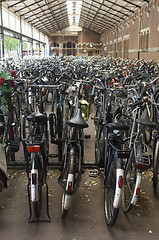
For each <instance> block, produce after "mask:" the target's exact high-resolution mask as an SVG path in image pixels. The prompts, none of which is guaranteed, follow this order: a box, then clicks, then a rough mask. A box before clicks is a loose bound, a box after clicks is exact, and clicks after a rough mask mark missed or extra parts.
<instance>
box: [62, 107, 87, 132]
mask: <svg viewBox="0 0 159 240" xmlns="http://www.w3.org/2000/svg"><path fill="white" fill-rule="evenodd" d="M66 124H67V125H69V126H70V127H75V128H79V129H83V128H87V127H88V124H87V123H86V121H85V120H84V119H83V117H82V111H81V109H80V108H78V109H77V111H76V113H75V115H74V116H73V117H72V118H71V119H70V120H67V121H66Z"/></svg>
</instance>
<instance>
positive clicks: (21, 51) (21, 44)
mask: <svg viewBox="0 0 159 240" xmlns="http://www.w3.org/2000/svg"><path fill="white" fill-rule="evenodd" d="M19 50H20V52H19V55H20V57H21V58H23V42H22V20H21V17H20V39H19Z"/></svg>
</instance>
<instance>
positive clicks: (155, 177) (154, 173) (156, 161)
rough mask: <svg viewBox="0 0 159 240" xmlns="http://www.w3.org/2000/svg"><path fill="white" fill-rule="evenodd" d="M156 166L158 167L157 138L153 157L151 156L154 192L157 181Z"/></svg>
mask: <svg viewBox="0 0 159 240" xmlns="http://www.w3.org/2000/svg"><path fill="white" fill-rule="evenodd" d="M158 168H159V139H157V140H156V142H155V146H154V158H153V178H152V181H153V189H154V191H155V192H156V190H157V182H158Z"/></svg>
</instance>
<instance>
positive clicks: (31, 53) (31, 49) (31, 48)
mask: <svg viewBox="0 0 159 240" xmlns="http://www.w3.org/2000/svg"><path fill="white" fill-rule="evenodd" d="M30 55H31V56H33V27H32V26H31V44H30Z"/></svg>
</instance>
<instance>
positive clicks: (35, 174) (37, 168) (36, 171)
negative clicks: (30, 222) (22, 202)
mask: <svg viewBox="0 0 159 240" xmlns="http://www.w3.org/2000/svg"><path fill="white" fill-rule="evenodd" d="M40 158H42V155H40V156H39V155H37V154H36V155H35V159H34V160H33V164H32V165H33V167H32V170H31V202H32V209H33V215H34V217H36V218H39V217H40V212H41V195H42V179H43V174H42V164H41V159H40Z"/></svg>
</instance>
